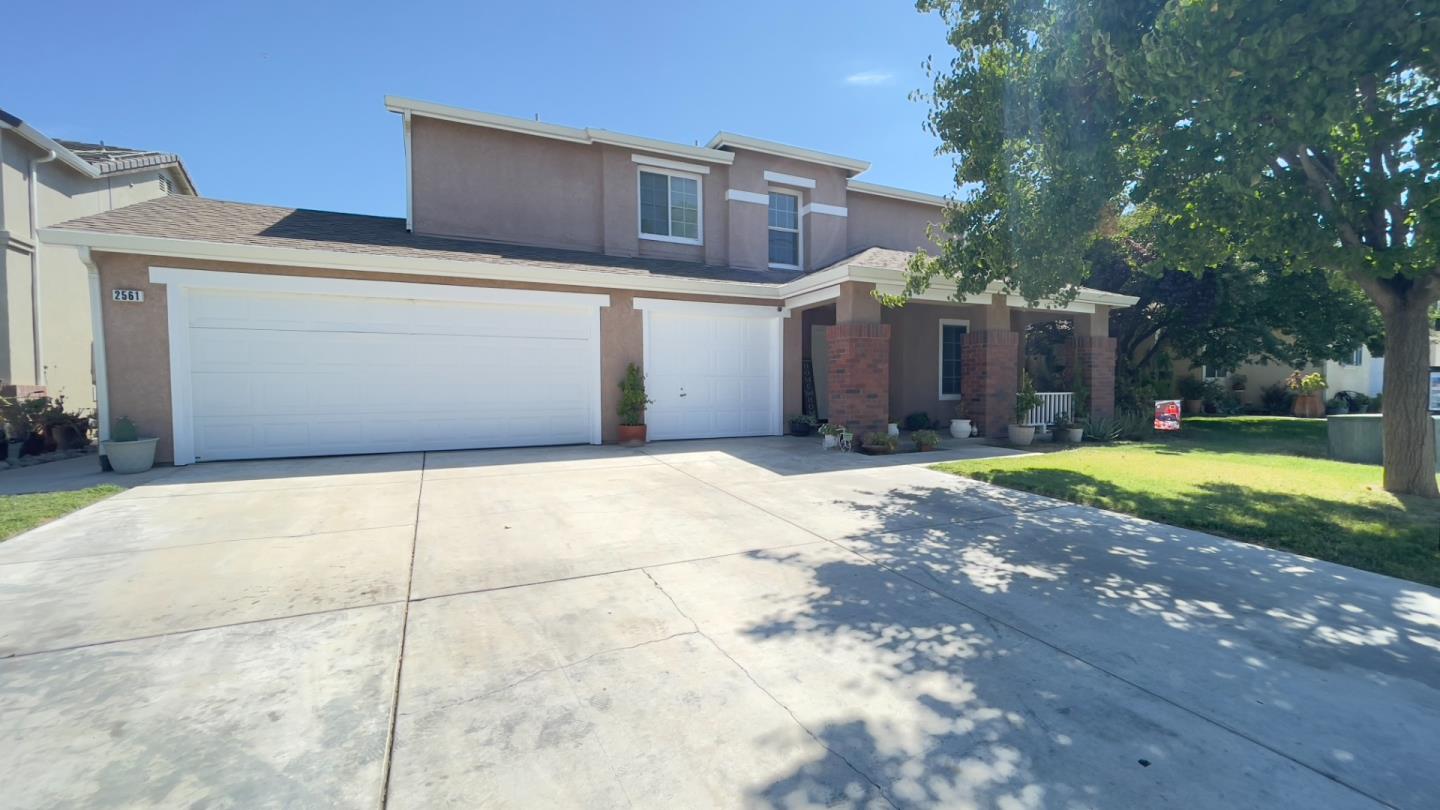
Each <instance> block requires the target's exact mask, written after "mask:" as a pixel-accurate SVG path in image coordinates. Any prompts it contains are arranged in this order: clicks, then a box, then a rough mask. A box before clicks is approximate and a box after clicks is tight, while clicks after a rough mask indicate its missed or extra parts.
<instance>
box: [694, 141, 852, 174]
mask: <svg viewBox="0 0 1440 810" xmlns="http://www.w3.org/2000/svg"><path fill="white" fill-rule="evenodd" d="M727 146H728V147H731V148H733V149H745V150H749V151H751V152H760V153H763V154H767V155H776V156H778V157H787V158H791V159H793V160H803V161H805V162H807V163H818V164H820V165H822V166H830V167H833V168H836V169H843V170H845V171H847V172H850V173H851V174H860V173H861V172H863V171H865V170H867V169H869V168H870V161H868V160H858V159H856V158H848V157H843V156H841V155H832V154H830V153H828V152H818V151H816V150H814V149H805V148H803V147H799V146H791V145H789V144H784V143H779V142H778V141H766V140H762V139H760V138H751V137H749V136H748V135H738V134H736V133H734V132H723V131H722V132H717V133H715V137H713V138H711V139H710V141H709V143H707V144H705V147H706V148H707V149H722V148H724V147H727Z"/></svg>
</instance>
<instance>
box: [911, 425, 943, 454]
mask: <svg viewBox="0 0 1440 810" xmlns="http://www.w3.org/2000/svg"><path fill="white" fill-rule="evenodd" d="M910 440H911V441H913V442H915V449H916V450H934V449H935V448H936V447H939V446H940V434H938V433H936V432H935V431H933V430H917V431H915V432H914V433H912V434H910Z"/></svg>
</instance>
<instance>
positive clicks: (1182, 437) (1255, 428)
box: [936, 416, 1440, 585]
mask: <svg viewBox="0 0 1440 810" xmlns="http://www.w3.org/2000/svg"><path fill="white" fill-rule="evenodd" d="M1324 456H1325V423H1324V421H1322V420H1301V419H1290V418H1285V417H1258V416H1249V417H1228V418H1227V417H1217V418H1187V419H1186V420H1185V422H1184V429H1183V430H1182V431H1181V432H1180V434H1179V435H1170V436H1165V437H1163V438H1158V439H1156V440H1154V441H1146V442H1134V443H1119V444H1113V445H1091V446H1084V447H1079V448H1073V449H1068V450H1061V451H1057V452H1051V453H1045V454H1043V455H1038V456H1027V457H1022V458H1012V459H988V460H983V461H960V462H953V463H948V464H940V465H937V467H936V468H937V469H940V470H944V471H946V472H952V473H955V474H957V475H964V476H968V477H970V478H975V479H979V480H981V481H989V482H991V483H995V484H1000V485H1001V486H1007V487H1013V488H1015V489H1023V490H1027V491H1030V492H1038V493H1041V494H1043V495H1049V496H1052V497H1055V498H1062V499H1064V500H1068V501H1074V502H1075V503H1083V504H1088V505H1091V506H1099V507H1101V508H1104V509H1111V510H1114V511H1116V512H1125V513H1127V514H1131V515H1138V516H1140V517H1143V518H1148V519H1150V520H1157V521H1160V522H1162V523H1169V524H1172V525H1175V526H1185V527H1189V528H1192V529H1200V530H1202V531H1207V532H1212V533H1214V534H1219V535H1224V536H1226V537H1233V538H1235V539H1237V540H1246V541H1249V542H1252V543H1258V544H1260V545H1264V546H1270V547H1272V548H1278V549H1285V550H1286V551H1294V552H1298V553H1300V554H1305V555H1307V556H1310V557H1317V558H1319V559H1322V560H1329V561H1331V562H1337V563H1340V564H1342V565H1349V566H1353V567H1355V568H1363V569H1365V570H1367V571H1377V572H1379V573H1382V574H1388V575H1390V576H1394V577H1400V578H1402V579H1409V580H1413V581H1415V582H1423V583H1425V584H1427V585H1440V503H1436V502H1431V501H1428V500H1426V499H1421V498H1397V497H1396V496H1394V495H1391V494H1390V493H1388V492H1385V491H1384V490H1383V489H1382V488H1381V485H1380V481H1381V477H1380V468H1379V467H1376V466H1369V465H1364V464H1347V463H1343V462H1338V461H1330V460H1327V459H1325V458H1324Z"/></svg>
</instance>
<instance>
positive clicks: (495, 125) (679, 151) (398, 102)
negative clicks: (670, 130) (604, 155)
mask: <svg viewBox="0 0 1440 810" xmlns="http://www.w3.org/2000/svg"><path fill="white" fill-rule="evenodd" d="M385 109H387V110H389V111H390V112H394V113H401V114H405V113H410V114H411V115H418V116H421V117H424V118H435V119H439V120H441V121H452V122H455V123H457V124H471V125H474V126H479V127H487V128H489V129H501V130H505V131H506V132H518V133H520V134H523V135H538V136H540V137H542V138H553V139H555V140H560V141H569V142H571V143H583V144H594V143H603V144H610V145H612V146H624V147H628V148H631V149H641V150H644V151H646V152H657V153H659V154H662V155H672V156H675V157H686V158H691V159H693V160H703V161H705V162H707V163H722V164H726V165H729V164H730V163H731V162H733V161H734V160H735V156H734V155H733V154H731V153H729V152H726V151H723V150H719V149H706V148H703V147H699V146H685V145H684V144H678V143H670V142H668V141H660V140H655V139H653V138H641V137H639V136H636V135H625V134H623V133H619V132H610V131H609V130H604V129H580V128H578V127H567V126H562V125H560V124H547V123H544V122H542V121H531V120H529V119H527V118H514V117H512V116H509V115H496V114H494V113H484V112H479V111H476V110H467V109H464V108H463V107H451V106H448V105H445V104H435V103H432V102H429V101H418V100H416V99H409V98H401V97H399V96H386V97H385Z"/></svg>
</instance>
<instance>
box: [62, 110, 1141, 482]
mask: <svg viewBox="0 0 1440 810" xmlns="http://www.w3.org/2000/svg"><path fill="white" fill-rule="evenodd" d="M386 104H387V106H388V108H389V109H390V110H392V111H393V112H395V113H398V114H399V116H400V118H401V120H402V122H403V132H404V143H405V160H406V178H407V188H406V194H407V199H406V210H407V215H406V217H405V219H403V220H402V219H399V218H394V219H391V218H382V217H372V216H359V215H352V214H337V213H326V212H320V211H308V210H295V209H289V208H274V207H269V206H260V205H245V204H240V203H230V202H219V201H215V200H207V199H198V198H182V197H167V198H164V199H158V200H152V201H149V202H144V203H140V204H138V205H133V206H129V207H127V208H123V209H120V210H116V211H110V212H107V213H104V214H100V215H98V216H91V217H85V218H82V219H78V220H75V221H71V222H67V223H64V224H62V225H60V226H57V227H55V228H49V229H46V231H45V233H44V237H45V239H46V241H47V242H48V243H50V244H54V245H70V246H75V247H78V248H79V249H80V250H81V251H82V253H83V255H84V260H85V261H87V262H89V263H91V264H92V265H93V266H94V267H95V268H96V269H97V270H98V273H99V279H100V284H101V286H102V288H103V295H102V296H101V302H102V306H101V307H100V309H99V311H98V313H97V317H98V318H99V323H98V324H97V329H98V333H99V334H101V335H103V337H104V344H105V345H104V352H103V357H104V358H105V362H104V364H103V366H102V367H101V368H100V369H99V371H100V372H101V374H100V376H101V409H102V411H103V412H105V413H106V414H109V415H111V416H115V415H127V416H130V417H131V418H132V419H134V420H135V421H136V422H137V423H138V424H139V425H140V426H141V428H142V429H143V430H146V431H149V432H153V433H154V434H156V435H158V436H160V437H161V439H162V441H161V444H160V450H159V453H160V458H161V459H173V460H174V461H175V463H177V464H185V463H189V462H192V461H196V460H210V459H228V458H258V457H271V456H302V455H323V454H332V453H333V454H339V453H356V452H378V451H392V450H393V451H399V450H416V449H442V448H468V447H492V446H506V445H537V444H565V443H584V442H590V443H599V442H602V441H606V440H613V438H614V436H615V433H616V425H617V421H618V419H617V416H616V414H615V405H616V402H617V399H618V396H619V391H618V387H617V383H618V382H619V381H620V379H621V377H622V376H623V374H624V370H625V368H626V365H627V364H629V363H636V364H639V365H640V366H642V367H643V369H644V371H645V374H646V378H647V384H648V389H649V395H650V397H651V398H652V399H653V400H654V401H653V403H652V404H651V405H650V406H649V408H648V409H647V412H646V422H647V424H648V426H649V432H650V437H651V438H652V439H654V440H664V439H682V438H698V437H727V436H752V435H770V434H778V433H780V432H781V430H782V422H783V419H784V417H785V415H786V414H790V413H799V412H801V411H802V409H803V408H806V403H807V400H811V399H812V398H811V397H807V396H805V391H806V390H807V386H806V379H807V376H806V374H807V372H806V369H807V368H808V370H809V372H808V373H809V379H812V380H813V383H812V386H811V389H810V390H814V391H815V396H814V397H813V401H814V405H813V409H814V410H817V411H819V412H820V415H822V416H824V417H826V418H828V419H830V420H831V421H835V422H840V423H843V424H845V425H847V426H848V427H850V428H852V429H855V430H857V431H863V430H868V429H876V428H881V427H883V424H884V423H885V421H886V420H887V417H888V416H890V415H891V414H904V413H908V412H913V411H927V412H929V413H931V414H933V415H935V416H936V417H948V416H949V415H950V413H951V411H952V410H953V408H954V405H955V404H956V403H957V402H958V401H959V400H960V399H961V398H964V399H965V400H966V401H967V402H968V404H969V406H970V410H971V414H972V416H973V417H974V418H975V419H977V420H978V421H979V422H980V424H982V425H983V426H984V429H985V430H986V431H988V432H991V433H992V434H996V433H1000V432H1003V430H1004V427H1003V426H1004V425H1005V424H1006V421H1007V420H1008V419H1009V414H1010V413H1011V411H1012V410H1013V408H1012V406H1013V403H1014V394H1015V390H1016V384H1017V367H1018V363H1019V360H1020V352H1021V340H1020V333H1021V332H1022V331H1023V329H1024V326H1025V325H1026V324H1027V323H1030V322H1032V321H1034V320H1037V319H1054V318H1067V319H1071V320H1072V321H1073V323H1074V325H1075V328H1074V334H1075V338H1074V341H1073V350H1074V356H1075V359H1076V361H1077V362H1076V364H1075V367H1076V368H1078V369H1081V370H1082V373H1083V374H1084V375H1086V377H1087V378H1088V379H1089V382H1090V384H1091V388H1092V390H1093V391H1094V408H1095V410H1096V411H1101V412H1103V411H1105V410H1108V409H1110V408H1111V407H1112V402H1113V382H1112V374H1113V366H1114V344H1113V340H1112V339H1111V338H1109V337H1108V336H1107V334H1106V332H1107V322H1108V312H1109V310H1110V309H1111V308H1112V307H1116V306H1125V305H1128V304H1129V303H1132V302H1133V299H1130V298H1127V297H1125V296H1118V295H1113V294H1109V293H1102V292H1097V291H1090V290H1086V291H1083V292H1082V293H1081V294H1080V295H1079V297H1077V298H1076V299H1075V300H1074V301H1072V302H1070V303H1068V304H1067V305H1065V307H1063V308H1055V309H1047V308H1039V309H1035V308H1029V307H1027V306H1026V304H1025V302H1024V301H1022V300H1020V299H1017V298H1015V297H1011V296H1007V295H1005V294H1003V293H1002V292H1000V291H998V290H996V291H994V292H993V293H988V294H985V295H981V296H974V297H970V298H967V299H965V300H964V301H952V300H949V295H948V294H947V291H946V290H945V289H943V288H940V289H935V290H933V291H931V292H930V293H929V294H927V295H925V296H923V297H922V298H921V299H920V300H915V301H912V302H911V303H910V304H908V305H907V306H905V307H903V308H898V309H884V308H882V307H881V306H880V304H879V303H878V302H877V300H876V299H875V298H874V297H873V296H872V291H875V290H881V291H898V290H899V289H900V286H901V284H902V274H901V270H902V268H903V265H904V262H905V260H906V258H907V257H908V256H909V255H910V252H911V251H914V250H923V249H925V247H926V245H928V244H929V241H928V236H927V226H928V225H929V223H932V222H935V221H937V220H938V219H939V217H940V213H941V210H942V207H943V206H944V204H945V201H944V200H943V199H942V198H939V197H935V196H931V195H927V194H919V193H915V192H910V191H905V190H901V189H895V188H887V187H883V186H878V185H872V184H869V183H866V182H863V181H862V180H860V179H858V176H859V175H861V174H862V173H863V172H864V171H865V170H866V168H867V167H868V165H869V164H867V163H866V162H864V161H861V160H855V159H853V158H847V157H840V156H837V155H830V154H825V153H822V152H817V151H813V150H809V149H802V148H797V147H793V146H787V145H784V144H779V143H772V142H769V141H763V140H758V139H755V138H750V137H744V136H739V135H732V134H730V133H723V132H722V133H721V134H719V135H716V136H715V137H714V138H712V139H711V140H710V141H709V142H708V143H706V144H705V145H704V146H688V145H682V144H676V143H667V142H663V141H657V140H651V139H648V138H641V137H635V136H630V135H621V134H618V133H614V132H609V131H606V130H599V129H577V128H572V127H567V126H558V125H555V124H550V123H540V122H535V121H528V120H523V119H515V118H507V117H502V116H496V115H488V114H484V113H478V112H473V111H470V110H464V109H457V108H454V107H446V106H440V105H437V104H431V103H425V102H419V101H411V100H406V99H400V98H389V99H387V101H386ZM117 290H118V291H121V292H120V293H119V298H120V299H122V300H115V297H116V296H115V294H114V292H113V291H117ZM126 291H134V292H133V293H132V292H126ZM141 294H143V298H144V300H143V301H135V300H126V299H134V298H138V297H139V296H140V295H141ZM107 421H108V419H107Z"/></svg>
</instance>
